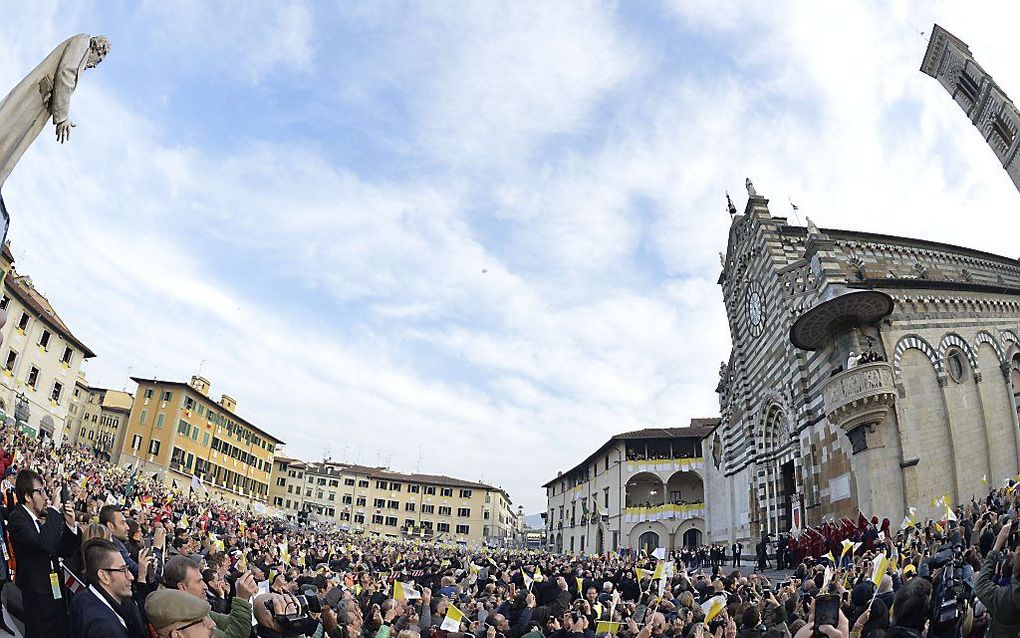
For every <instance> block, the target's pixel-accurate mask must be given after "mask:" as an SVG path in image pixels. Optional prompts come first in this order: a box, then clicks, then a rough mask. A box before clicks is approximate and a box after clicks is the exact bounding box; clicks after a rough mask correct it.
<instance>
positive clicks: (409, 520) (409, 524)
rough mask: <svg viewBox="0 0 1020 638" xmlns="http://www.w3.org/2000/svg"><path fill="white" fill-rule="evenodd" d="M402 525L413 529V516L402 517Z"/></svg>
mask: <svg viewBox="0 0 1020 638" xmlns="http://www.w3.org/2000/svg"><path fill="white" fill-rule="evenodd" d="M404 527H406V528H407V529H414V519H413V518H405V519H404Z"/></svg>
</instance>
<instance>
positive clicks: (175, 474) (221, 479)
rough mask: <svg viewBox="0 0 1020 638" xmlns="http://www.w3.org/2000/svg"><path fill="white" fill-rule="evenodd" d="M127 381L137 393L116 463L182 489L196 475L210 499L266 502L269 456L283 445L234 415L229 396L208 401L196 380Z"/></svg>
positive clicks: (204, 383)
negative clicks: (137, 469)
mask: <svg viewBox="0 0 1020 638" xmlns="http://www.w3.org/2000/svg"><path fill="white" fill-rule="evenodd" d="M131 380H132V381H134V382H135V383H137V384H138V389H137V391H136V392H135V398H134V402H133V404H132V406H131V414H130V416H129V418H128V423H127V428H126V431H125V436H124V444H123V447H122V450H121V458H120V464H121V465H125V466H127V465H131V466H133V467H139V466H140V467H141V468H142V470H143V471H146V472H158V473H159V474H160V476H162V477H163V480H164V482H166V483H167V484H168V485H174V484H176V485H177V487H179V488H181V489H182V490H184V491H187V490H189V487H190V485H191V484H192V480H193V477H198V478H199V479H201V480H202V481H203V483H204V487H205V489H207V490H208V491H209V493H210V495H211V496H212V497H213V498H223V499H224V500H227V501H230V502H234V503H238V504H246V503H250V502H252V501H253V500H254V501H256V502H261V503H265V502H266V501H267V500H268V498H269V482H270V473H271V471H272V468H273V454H274V452H275V451H276V447H277V446H278V445H281V444H282V443H283V441H281V440H280V439H278V438H276V437H275V436H273V435H271V434H269V433H268V432H266V431H265V430H262V429H261V428H259V427H257V426H255V425H254V424H252V423H251V422H249V421H247V420H246V419H244V418H242V417H240V416H238V414H237V402H236V401H234V399H233V398H231V397H229V396H227V395H225V394H224V395H222V396H221V397H220V400H219V401H218V402H217V401H213V400H212V399H211V398H210V397H209V381H208V380H207V379H204V378H202V377H200V376H193V377H191V382H190V383H183V382H180V381H166V380H157V379H142V378H138V377H132V378H131ZM139 464H140V465H139Z"/></svg>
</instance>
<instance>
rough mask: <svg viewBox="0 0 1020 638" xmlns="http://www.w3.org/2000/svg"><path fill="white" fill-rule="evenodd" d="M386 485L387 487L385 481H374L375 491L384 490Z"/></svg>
mask: <svg viewBox="0 0 1020 638" xmlns="http://www.w3.org/2000/svg"><path fill="white" fill-rule="evenodd" d="M386 485H387V482H386V481H376V482H375V489H377V490H384V489H386Z"/></svg>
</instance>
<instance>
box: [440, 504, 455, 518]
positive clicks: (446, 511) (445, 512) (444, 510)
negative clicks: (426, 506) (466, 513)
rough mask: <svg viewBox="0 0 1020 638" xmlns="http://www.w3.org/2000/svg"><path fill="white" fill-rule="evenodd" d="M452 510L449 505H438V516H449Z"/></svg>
mask: <svg viewBox="0 0 1020 638" xmlns="http://www.w3.org/2000/svg"><path fill="white" fill-rule="evenodd" d="M452 511H453V510H452V509H451V508H450V506H449V505H440V506H439V515H440V516H449V515H450V514H451V512H452Z"/></svg>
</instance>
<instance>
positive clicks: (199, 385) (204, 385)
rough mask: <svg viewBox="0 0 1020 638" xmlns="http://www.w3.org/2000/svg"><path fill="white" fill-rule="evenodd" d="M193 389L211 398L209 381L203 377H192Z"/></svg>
mask: <svg viewBox="0 0 1020 638" xmlns="http://www.w3.org/2000/svg"><path fill="white" fill-rule="evenodd" d="M191 387H192V388H194V389H195V390H197V391H198V392H199V394H201V395H202V396H204V397H207V396H209V380H208V379H205V378H203V377H200V376H198V375H197V374H196V375H193V376H192V377H191Z"/></svg>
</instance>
